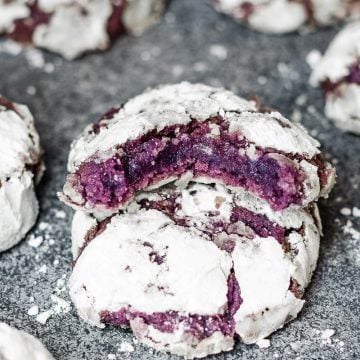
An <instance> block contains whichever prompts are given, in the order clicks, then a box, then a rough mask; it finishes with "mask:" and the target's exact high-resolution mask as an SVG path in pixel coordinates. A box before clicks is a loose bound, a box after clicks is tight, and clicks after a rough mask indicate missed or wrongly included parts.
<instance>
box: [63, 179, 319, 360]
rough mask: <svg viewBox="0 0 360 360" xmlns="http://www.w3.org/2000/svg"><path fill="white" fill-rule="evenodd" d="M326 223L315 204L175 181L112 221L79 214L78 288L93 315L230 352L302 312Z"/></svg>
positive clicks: (81, 303)
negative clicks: (286, 204) (276, 202)
mask: <svg viewBox="0 0 360 360" xmlns="http://www.w3.org/2000/svg"><path fill="white" fill-rule="evenodd" d="M320 227H321V225H320V220H319V217H318V213H317V207H316V205H313V204H312V205H311V206H310V207H309V208H307V209H286V210H284V211H280V212H274V211H273V210H272V209H271V207H270V206H269V205H268V204H267V203H265V202H263V201H262V200H260V199H258V198H256V197H254V196H252V195H251V194H249V193H248V192H241V191H240V192H232V191H231V190H228V189H226V188H225V187H224V186H222V185H220V184H215V185H214V184H213V185H208V184H200V183H189V184H186V183H185V184H183V186H182V187H180V188H179V187H176V186H174V185H173V184H171V185H168V186H166V187H164V188H162V189H158V190H157V191H156V192H150V193H142V194H140V195H139V196H138V197H137V198H136V199H135V201H134V202H132V203H131V204H130V205H129V206H128V207H127V208H126V209H125V210H124V211H123V212H121V213H119V214H116V215H113V216H112V217H111V218H109V219H106V220H104V221H98V220H96V219H95V218H94V217H92V216H91V215H88V214H85V213H83V212H77V213H76V214H75V217H74V220H73V231H72V237H73V251H74V268H73V273H72V275H71V277H70V280H69V288H70V296H71V298H72V301H73V302H74V305H75V307H76V308H77V310H78V312H79V315H80V316H81V317H82V318H83V319H84V320H86V321H87V322H89V323H91V324H93V325H96V326H99V327H104V326H105V325H114V326H119V327H130V328H131V329H132V331H133V332H134V335H135V336H136V337H137V338H138V339H139V341H141V342H143V343H145V344H147V345H149V346H151V347H154V348H156V349H158V350H161V351H168V352H171V353H173V354H178V355H182V356H186V357H187V358H194V357H204V356H207V355H210V354H215V353H219V352H221V351H227V350H231V349H232V348H233V346H234V339H235V338H236V337H237V336H239V337H240V338H241V340H242V341H244V342H245V343H255V342H257V341H259V340H261V339H263V338H264V337H266V336H268V335H270V334H271V333H272V332H273V331H275V330H277V329H278V328H280V327H282V326H283V325H284V324H285V323H286V322H288V321H289V320H291V319H293V318H295V317H296V316H297V314H298V312H299V311H300V310H301V308H302V307H303V304H304V300H303V299H302V295H303V292H304V290H305V288H306V286H307V285H308V283H309V281H310V279H311V275H312V272H313V271H314V269H315V266H316V261H317V257H318V248H319V239H320V231H321V229H320Z"/></svg>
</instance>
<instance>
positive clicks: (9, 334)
mask: <svg viewBox="0 0 360 360" xmlns="http://www.w3.org/2000/svg"><path fill="white" fill-rule="evenodd" d="M0 359H4V360H25V359H26V360H54V358H53V357H52V356H51V354H50V353H49V351H47V350H46V349H45V347H44V345H43V344H42V343H41V342H40V341H39V340H37V339H36V338H34V337H33V336H31V335H29V334H27V333H26V332H24V331H21V330H17V329H14V328H12V327H10V326H9V325H7V324H5V323H0Z"/></svg>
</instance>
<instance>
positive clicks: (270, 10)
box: [215, 0, 360, 34]
mask: <svg viewBox="0 0 360 360" xmlns="http://www.w3.org/2000/svg"><path fill="white" fill-rule="evenodd" d="M243 5H246V6H247V7H249V5H252V6H253V10H252V11H249V13H248V15H247V16H246V15H245V12H244V11H242V10H241V6H243ZM311 6H312V10H313V11H312V14H313V15H312V16H313V18H312V19H311V18H309V13H308V10H307V9H306V7H305V4H302V3H300V2H298V3H297V2H293V1H289V0H250V1H248V0H217V1H216V3H215V7H216V8H217V10H219V11H221V12H224V13H226V14H228V15H231V16H232V17H234V18H235V19H237V20H239V21H243V22H246V23H247V24H248V25H249V26H250V27H252V28H254V29H256V30H258V31H262V32H268V33H274V34H281V33H287V32H291V31H295V30H299V29H301V28H302V27H304V26H305V25H308V24H309V23H311V22H312V21H315V24H316V26H326V25H330V24H333V23H335V22H338V21H339V20H342V19H346V18H349V19H355V18H358V17H360V6H359V5H356V4H355V3H351V1H350V0H345V1H344V0H311ZM274 19H276V20H274Z"/></svg>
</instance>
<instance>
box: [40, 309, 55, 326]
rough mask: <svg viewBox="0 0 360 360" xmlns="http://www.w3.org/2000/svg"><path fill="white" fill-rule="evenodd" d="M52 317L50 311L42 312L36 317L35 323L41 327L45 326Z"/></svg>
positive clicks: (51, 311)
mask: <svg viewBox="0 0 360 360" xmlns="http://www.w3.org/2000/svg"><path fill="white" fill-rule="evenodd" d="M52 315H54V311H53V310H52V309H50V310H47V311H44V312H42V313H40V314H39V315H38V316H36V321H37V322H39V323H40V324H42V325H45V324H46V322H47V321H48V320H49V318H50V317H51V316H52Z"/></svg>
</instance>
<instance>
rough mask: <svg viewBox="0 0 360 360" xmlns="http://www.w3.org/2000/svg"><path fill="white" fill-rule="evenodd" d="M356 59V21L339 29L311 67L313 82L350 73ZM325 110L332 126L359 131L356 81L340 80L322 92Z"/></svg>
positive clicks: (359, 42)
mask: <svg viewBox="0 0 360 360" xmlns="http://www.w3.org/2000/svg"><path fill="white" fill-rule="evenodd" d="M359 59H360V21H357V22H354V23H352V24H350V25H348V26H347V27H345V28H344V29H343V30H341V31H340V32H339V33H338V34H337V35H336V37H335V38H334V40H333V41H332V42H331V43H330V45H329V47H328V49H327V50H326V52H325V54H324V56H323V57H322V59H321V60H320V62H319V63H318V64H316V66H315V67H314V69H313V72H312V75H311V78H310V83H311V84H312V85H314V86H316V85H319V84H321V83H323V82H324V81H326V80H330V81H331V82H332V83H334V84H335V83H337V82H339V81H341V80H343V79H344V78H345V77H346V76H348V75H349V73H350V66H351V65H354V64H356V63H358V62H359ZM325 114H326V116H327V117H329V118H330V119H332V120H333V121H334V122H335V124H336V126H338V127H339V128H341V129H344V130H346V131H351V132H354V133H357V134H360V85H359V84H355V83H348V82H346V81H345V82H343V83H341V84H340V85H338V86H337V88H336V89H335V90H334V91H329V92H327V93H326V104H325Z"/></svg>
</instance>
